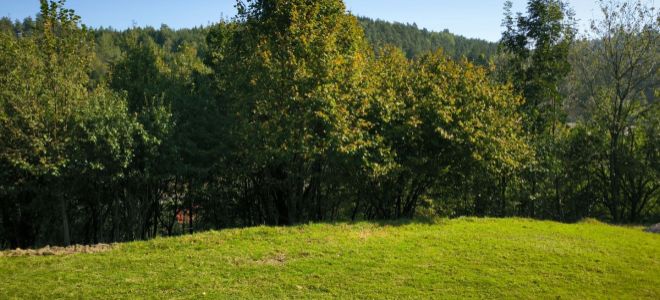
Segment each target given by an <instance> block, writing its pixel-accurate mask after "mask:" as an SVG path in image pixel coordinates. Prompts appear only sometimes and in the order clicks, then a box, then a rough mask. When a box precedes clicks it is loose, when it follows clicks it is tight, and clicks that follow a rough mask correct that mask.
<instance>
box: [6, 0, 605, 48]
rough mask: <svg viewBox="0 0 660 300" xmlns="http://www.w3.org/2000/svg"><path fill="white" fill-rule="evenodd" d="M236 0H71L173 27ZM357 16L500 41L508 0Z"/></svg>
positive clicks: (31, 4) (200, 21)
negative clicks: (505, 1)
mask: <svg viewBox="0 0 660 300" xmlns="http://www.w3.org/2000/svg"><path fill="white" fill-rule="evenodd" d="M525 2H526V0H514V10H515V11H522V10H524V8H525ZM234 3H235V0H68V1H67V6H68V7H69V8H73V9H74V10H75V11H76V13H77V14H78V15H80V16H81V17H82V19H83V23H85V24H87V25H90V26H92V27H99V26H104V27H109V26H112V27H114V28H117V29H124V28H127V27H131V26H132V24H133V23H134V22H135V23H136V24H137V25H138V26H146V25H151V26H154V27H158V26H160V24H167V25H169V26H170V27H173V28H181V27H192V26H196V25H208V24H210V23H213V22H216V21H217V20H219V19H220V18H221V17H223V16H224V17H225V18H229V17H232V16H233V15H234V14H235V12H236V11H235V9H234ZM345 3H346V6H347V7H348V9H349V10H350V11H352V12H353V14H355V15H361V16H368V17H371V18H379V19H382V20H387V21H398V22H403V23H413V22H415V23H417V25H418V26H419V27H425V28H428V29H429V30H434V31H441V30H444V29H449V31H451V32H453V33H457V34H461V35H464V36H467V37H474V38H482V39H486V40H490V41H496V40H497V39H499V37H500V33H501V31H502V28H501V27H500V23H501V20H502V12H503V9H502V8H503V3H504V0H345ZM569 3H570V4H571V6H572V7H573V9H574V10H575V12H576V15H577V18H579V19H582V20H583V21H586V20H589V19H592V18H593V17H595V16H598V14H599V11H598V9H597V6H596V4H595V0H569ZM38 9H39V1H38V0H0V16H9V17H10V18H12V19H22V18H24V17H27V16H33V15H34V14H35V13H36V12H37V11H38Z"/></svg>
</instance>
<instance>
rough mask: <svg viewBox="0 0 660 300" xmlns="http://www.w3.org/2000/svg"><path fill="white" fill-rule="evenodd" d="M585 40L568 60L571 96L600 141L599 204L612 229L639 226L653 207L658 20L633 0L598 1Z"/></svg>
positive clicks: (651, 10)
mask: <svg viewBox="0 0 660 300" xmlns="http://www.w3.org/2000/svg"><path fill="white" fill-rule="evenodd" d="M600 5H601V11H602V13H603V18H602V19H601V20H600V21H592V24H591V35H589V36H588V37H587V38H588V39H589V40H588V41H586V40H585V41H583V42H582V45H583V46H582V47H581V48H580V49H579V51H577V52H576V53H575V58H574V61H575V63H574V65H576V68H575V73H574V78H579V79H580V81H578V82H579V83H580V84H578V85H576V86H574V87H573V89H572V94H573V95H574V97H576V98H577V99H579V100H578V101H579V102H580V103H581V104H582V106H583V107H584V108H585V112H584V116H583V119H584V122H585V123H586V124H588V126H589V127H590V128H592V130H594V132H596V133H597V134H599V135H601V136H602V137H603V144H602V145H600V150H599V153H600V155H601V157H600V158H601V168H600V170H599V171H598V173H597V174H598V178H599V180H600V181H601V182H602V183H603V187H604V188H603V189H602V190H601V192H602V193H601V197H600V198H601V201H602V203H603V204H604V205H605V206H606V207H607V208H608V210H609V212H610V217H611V218H612V220H613V221H615V222H622V221H630V222H635V221H639V220H640V217H641V216H640V214H641V213H642V211H644V209H645V208H646V207H647V206H648V205H651V203H653V202H655V201H657V198H658V193H657V192H658V189H659V188H660V187H659V186H660V184H659V183H658V179H657V174H658V173H657V172H658V170H657V165H655V164H653V163H652V162H651V161H650V160H649V159H651V160H652V159H655V157H656V156H655V155H657V151H658V150H657V148H656V147H657V144H655V143H656V142H655V140H656V139H655V137H656V136H657V134H658V132H657V131H658V127H657V120H656V119H657V112H658V109H657V106H658V103H657V101H653V99H654V98H655V97H657V95H654V92H657V91H654V87H657V85H658V58H659V56H658V53H659V52H658V42H659V41H660V40H659V35H658V32H659V31H660V18H659V17H658V13H657V12H655V10H654V9H652V8H649V7H647V6H645V5H644V4H643V2H641V1H637V2H618V1H600Z"/></svg>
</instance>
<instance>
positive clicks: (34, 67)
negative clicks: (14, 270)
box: [0, 0, 127, 246]
mask: <svg viewBox="0 0 660 300" xmlns="http://www.w3.org/2000/svg"><path fill="white" fill-rule="evenodd" d="M63 5H64V1H46V0H43V1H41V14H40V19H39V22H38V23H37V30H36V31H35V32H34V33H33V34H32V35H29V36H24V37H15V36H9V35H7V34H4V33H3V34H0V39H2V43H1V44H2V46H1V47H2V48H1V51H0V61H2V66H3V67H2V74H3V76H2V80H0V85H1V86H2V88H1V89H2V96H1V100H0V109H1V110H0V123H1V126H0V133H1V134H0V135H1V136H2V137H3V138H2V142H0V160H1V161H2V163H0V164H1V165H3V166H6V167H8V168H9V171H8V172H6V173H5V174H6V175H8V176H9V177H10V178H3V182H2V185H3V186H5V185H7V186H11V191H10V194H11V195H12V198H10V199H12V200H9V201H10V203H8V205H7V203H5V205H7V206H8V211H9V212H11V211H25V212H26V213H24V214H20V213H19V214H18V217H16V218H15V219H12V218H7V217H3V222H8V223H10V224H5V226H9V227H14V228H13V229H14V232H22V233H24V234H22V235H21V236H17V237H14V238H13V239H12V241H11V243H12V244H13V246H17V245H21V246H24V245H30V244H33V243H36V240H37V238H39V234H43V233H40V232H43V231H54V230H60V232H61V235H60V237H59V238H58V239H55V235H48V236H47V238H45V239H43V240H41V242H53V243H59V244H64V245H68V244H69V243H70V242H71V222H70V218H69V216H70V211H71V210H72V208H71V207H69V204H70V202H72V201H74V199H75V198H73V197H70V196H71V195H72V190H71V189H70V188H69V187H70V185H68V184H65V182H66V181H65V180H66V179H67V178H70V177H68V176H69V175H70V173H69V172H70V171H71V170H72V167H73V166H74V165H76V160H77V159H78V158H79V155H80V152H78V151H77V149H80V148H81V145H79V144H78V143H79V142H81V140H80V139H79V137H81V132H80V130H83V129H84V128H90V127H89V126H91V125H90V124H89V123H86V122H87V121H89V119H88V115H87V113H88V112H90V111H93V112H94V113H97V112H99V111H104V110H105V108H106V107H105V106H106V105H108V107H107V108H108V109H110V108H109V107H111V106H112V105H114V101H106V100H101V99H107V98H112V99H116V97H115V96H114V95H112V94H110V93H108V92H107V90H103V89H94V88H93V87H92V86H91V85H90V84H89V83H90V81H89V77H88V74H89V72H90V69H91V62H92V61H93V57H94V52H93V42H92V41H91V39H90V35H89V32H88V31H87V29H86V28H85V27H84V26H83V27H81V26H80V25H79V17H78V16H76V15H75V14H74V12H73V11H72V10H69V9H66V8H64V7H63ZM94 107H98V108H103V109H93V108H94ZM121 119H123V120H127V119H126V118H125V117H122V118H121ZM87 137H88V138H90V139H92V140H90V141H88V142H92V143H93V142H94V140H93V139H94V138H95V137H94V136H93V135H87ZM74 174H75V172H74ZM5 180H7V181H5ZM53 212H57V213H56V214H54V213H53ZM21 216H26V217H29V218H31V219H29V220H21V218H22V217H21ZM53 224H57V225H53ZM23 226H26V227H28V228H21V227H23Z"/></svg>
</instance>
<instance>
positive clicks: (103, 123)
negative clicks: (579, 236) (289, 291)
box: [0, 0, 660, 248]
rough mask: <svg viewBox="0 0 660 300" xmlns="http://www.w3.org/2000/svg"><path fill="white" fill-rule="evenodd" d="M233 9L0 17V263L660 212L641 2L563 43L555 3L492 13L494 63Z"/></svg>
mask: <svg viewBox="0 0 660 300" xmlns="http://www.w3.org/2000/svg"><path fill="white" fill-rule="evenodd" d="M608 3H609V2H608ZM237 8H238V12H239V13H238V15H237V16H236V17H235V18H234V19H232V20H221V21H220V22H219V23H218V24H215V25H213V26H210V27H202V28H192V29H179V30H173V29H171V28H169V27H167V26H166V25H163V26H161V27H160V28H158V29H155V28H151V27H147V28H131V29H128V30H125V31H115V30H113V29H104V28H98V29H95V30H89V29H87V28H85V27H84V26H82V25H80V21H79V20H80V18H79V17H78V16H76V15H75V14H74V13H73V11H71V10H68V9H66V8H64V6H63V1H42V11H41V13H40V15H39V16H38V17H37V19H36V20H35V21H33V20H31V19H26V20H24V21H23V22H18V21H17V22H15V23H12V22H11V21H10V20H9V19H7V18H3V19H0V75H2V76H0V137H1V138H0V247H1V248H5V247H12V248H13V247H33V246H40V245H45V244H68V243H69V242H74V243H97V242H115V241H129V240H136V239H147V238H152V237H157V236H160V235H175V234H182V233H185V232H190V233H192V232H194V231H196V230H205V229H217V228H226V227H239V226H241V227H242V226H253V225H262V224H269V225H293V224H297V223H306V222H312V221H336V220H349V219H352V220H374V219H399V218H412V217H415V216H427V217H431V218H432V217H435V216H452V217H456V216H463V215H478V216H512V215H515V216H529V217H535V218H548V219H556V220H562V221H577V220H580V219H583V218H587V217H596V218H599V219H602V220H608V221H614V222H635V223H636V222H652V221H654V220H657V219H658V217H660V213H659V209H660V206H659V205H658V193H659V190H660V184H658V182H659V181H658V174H659V173H658V172H659V166H658V163H657V162H658V138H657V136H658V132H657V131H658V126H659V123H658V122H659V121H658V117H657V116H658V115H659V114H658V105H657V103H658V102H657V101H655V98H656V97H657V91H655V87H656V86H657V70H658V68H657V61H658V59H657V58H658V57H657V55H658V52H657V49H658V47H657V38H658V25H657V17H656V16H655V15H654V11H653V10H650V9H646V8H644V6H643V5H641V4H640V5H637V6H628V5H620V6H617V5H614V4H611V5H610V4H607V3H604V5H603V8H604V9H603V11H604V13H605V16H606V17H605V18H604V20H603V23H602V24H594V26H593V29H592V33H593V34H594V36H593V37H589V38H586V39H583V40H579V41H577V42H576V41H574V38H573V37H574V34H575V32H574V28H573V21H572V17H571V13H570V9H569V8H568V7H567V5H566V4H565V3H564V2H562V1H555V0H530V1H528V9H527V13H526V14H525V15H523V14H518V15H517V16H515V17H514V16H513V15H512V13H511V11H510V9H511V5H510V4H509V5H508V6H507V7H506V8H507V14H506V15H505V20H504V26H505V27H506V31H505V33H504V35H503V38H502V41H501V42H500V51H499V53H498V55H496V56H493V55H492V53H493V51H494V45H493V44H491V43H487V42H484V41H477V40H468V39H465V38H462V37H459V36H454V35H451V34H449V33H448V32H446V31H445V32H441V33H432V32H428V31H426V30H419V29H417V28H416V26H415V25H403V24H389V23H386V22H382V21H371V20H368V19H365V18H356V17H354V16H352V15H350V13H348V12H347V11H346V7H345V5H344V4H343V1H341V0H321V1H307V0H250V1H237ZM438 48H443V49H444V50H439V49H438ZM619 58H625V59H619ZM487 63H489V64H490V65H489V66H488V68H487V69H486V68H484V67H483V66H484V65H486V64H487ZM564 107H567V108H569V109H570V111H569V112H570V114H569V117H570V120H571V121H576V123H566V122H565V121H566V120H565V118H564V109H563V108H564Z"/></svg>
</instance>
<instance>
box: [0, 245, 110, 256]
mask: <svg viewBox="0 0 660 300" xmlns="http://www.w3.org/2000/svg"><path fill="white" fill-rule="evenodd" d="M111 249H112V245H109V244H97V245H73V246H68V247H51V246H46V247H44V248H40V249H15V250H8V251H0V256H50V255H71V254H77V253H99V252H105V251H109V250H111Z"/></svg>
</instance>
